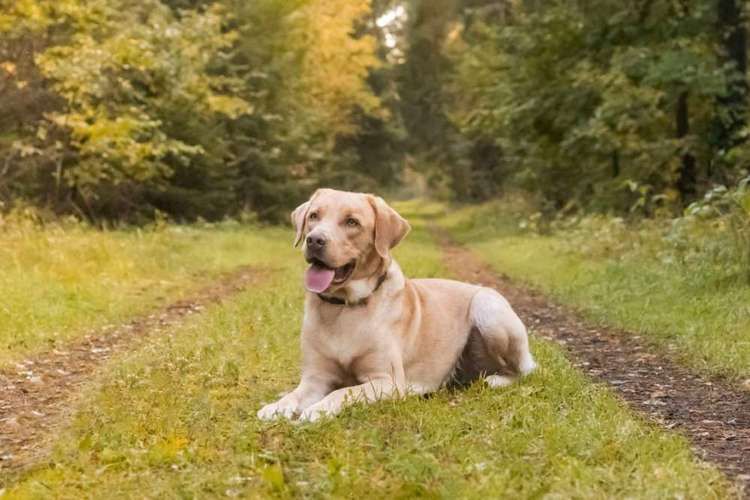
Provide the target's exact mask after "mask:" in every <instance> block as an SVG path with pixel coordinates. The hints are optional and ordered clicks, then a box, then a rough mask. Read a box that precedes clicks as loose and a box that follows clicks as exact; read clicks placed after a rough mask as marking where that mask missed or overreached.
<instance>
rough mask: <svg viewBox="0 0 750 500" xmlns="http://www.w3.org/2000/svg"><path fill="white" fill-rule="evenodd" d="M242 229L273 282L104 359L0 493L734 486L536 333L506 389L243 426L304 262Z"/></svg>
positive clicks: (294, 327) (435, 272)
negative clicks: (304, 421)
mask: <svg viewBox="0 0 750 500" xmlns="http://www.w3.org/2000/svg"><path fill="white" fill-rule="evenodd" d="M404 208H405V210H406V211H413V210H418V207H417V206H415V205H411V206H405V207H404ZM414 225H415V231H414V232H413V233H412V234H411V235H410V236H409V237H408V238H407V242H406V244H405V245H403V246H402V247H401V248H399V249H398V252H397V253H398V258H399V261H400V262H401V264H402V266H403V267H404V268H405V270H406V271H407V272H408V273H409V275H412V276H444V275H446V273H447V271H446V269H444V268H443V267H442V264H441V261H440V251H439V249H438V248H436V246H435V245H434V243H433V242H432V241H431V239H430V237H429V236H428V234H427V232H426V231H425V230H424V229H423V224H422V223H420V222H419V221H417V223H416V224H414ZM257 236H258V238H260V239H261V240H264V243H263V245H264V248H266V249H267V251H268V252H272V253H273V254H274V255H275V256H276V258H277V261H278V262H279V263H280V264H279V265H278V267H277V272H275V273H273V274H272V275H271V277H270V281H269V282H267V283H266V284H264V285H263V286H262V287H260V288H257V289H253V290H248V291H247V292H245V293H242V294H241V295H239V296H237V297H236V298H235V299H234V300H233V301H231V302H229V303H227V304H225V305H223V306H214V307H212V308H209V310H208V311H207V312H206V313H205V314H203V315H202V316H200V317H194V318H193V319H191V321H190V322H189V323H188V324H187V325H185V326H183V327H182V328H181V329H180V330H179V331H173V332H172V334H171V335H164V336H160V337H154V338H151V339H150V340H149V341H147V343H146V344H145V346H144V347H143V348H141V349H140V350H138V351H137V352H134V353H132V354H130V355H129V356H127V357H126V358H124V359H120V360H116V361H113V362H112V364H111V365H110V366H109V367H108V369H107V370H106V371H105V372H104V373H103V374H102V375H101V376H100V377H99V378H98V379H97V380H95V381H93V382H92V384H91V386H90V387H89V388H88V390H87V391H86V393H85V395H84V396H83V397H82V399H81V401H80V403H79V405H78V410H77V412H76V414H75V417H74V420H73V423H72V424H71V426H70V428H69V429H67V430H66V431H65V432H63V433H62V434H61V435H60V436H59V438H58V440H57V444H56V446H55V449H54V452H53V456H52V458H51V460H50V462H49V463H47V464H43V465H41V466H40V467H39V468H37V470H34V471H32V472H30V473H28V474H27V475H25V476H24V477H22V478H20V479H19V480H18V481H14V482H13V484H10V483H8V484H6V485H5V487H6V494H5V497H7V498H13V499H17V498H19V499H25V498H47V497H50V496H54V497H56V498H80V497H81V496H85V497H94V498H125V497H137V498H141V497H144V496H147V497H158V498H176V497H181V498H185V497H198V498H205V497H224V496H229V497H243V498H247V497H249V498H266V497H269V496H275V497H286V498H289V497H298V496H301V497H313V498H328V497H346V498H391V497H393V498H411V497H414V496H426V497H432V498H435V497H443V498H500V497H505V498H539V497H547V498H613V497H619V498H622V497H629V498H667V497H685V498H726V497H728V496H730V495H731V494H732V493H731V491H730V490H729V489H728V488H729V487H728V485H727V483H726V481H725V480H724V479H723V478H722V476H721V475H720V474H719V473H718V472H717V471H716V470H715V469H713V468H710V467H708V466H705V465H702V464H699V463H698V462H697V461H696V460H695V458H694V457H693V456H692V455H691V452H690V450H689V447H688V445H687V444H686V443H685V441H684V440H683V439H682V438H680V437H678V436H675V435H673V434H670V433H667V432H662V431H660V430H658V429H656V428H655V427H654V426H652V425H649V424H647V423H644V422H643V421H641V420H640V419H638V418H635V417H634V416H633V415H631V414H630V413H629V412H628V410H626V409H625V408H624V407H623V406H622V405H621V404H620V403H619V402H618V401H617V400H616V398H614V397H613V396H612V395H611V394H610V393H609V392H608V390H607V389H606V388H604V387H602V386H598V385H592V384H590V383H589V382H588V381H587V380H586V379H585V378H584V377H583V376H581V374H580V373H579V372H577V371H576V370H575V369H574V368H572V367H571V365H570V364H569V363H568V362H567V361H566V360H565V358H564V357H563V356H562V354H561V353H560V351H559V350H558V349H557V348H556V347H554V346H552V345H550V344H547V343H544V342H540V341H534V342H533V349H534V352H535V355H536V357H537V359H538V361H539V362H540V365H541V368H540V369H539V370H538V371H537V372H535V373H534V374H533V375H532V376H530V377H528V378H527V379H525V380H524V381H523V382H521V383H518V384H516V385H514V386H512V387H510V388H507V389H503V390H489V389H488V388H486V387H485V386H483V385H482V384H475V385H473V386H472V387H470V388H469V389H468V390H465V391H457V392H450V391H440V392H439V393H437V394H435V395H433V396H432V397H429V398H419V397H412V398H409V399H407V400H405V401H392V402H381V403H378V404H374V405H371V406H354V407H352V408H349V409H347V410H345V411H344V412H343V413H342V414H341V415H340V416H339V417H337V418H335V419H332V420H324V421H322V422H320V423H317V424H313V425H295V424H293V423H289V422H285V421H284V422H277V423H266V422H260V421H258V420H257V419H256V418H255V412H256V411H257V410H258V409H259V408H260V407H261V405H262V404H263V403H264V402H268V401H271V400H274V399H275V398H277V397H278V395H279V393H280V392H282V391H286V390H289V389H291V388H292V387H293V386H294V385H295V384H296V382H297V379H298V376H299V345H298V344H299V342H298V335H299V333H298V331H299V327H300V322H301V307H302V295H303V292H302V289H301V286H300V274H301V272H302V270H303V268H304V264H303V263H302V261H301V259H300V258H299V255H298V254H297V253H295V252H293V251H292V250H291V249H290V248H289V245H288V241H287V240H288V238H286V237H285V238H283V239H280V238H279V235H278V233H277V232H266V231H259V232H258V233H257ZM285 236H288V235H285ZM256 257H257V258H264V257H265V256H261V255H258V256H256Z"/></svg>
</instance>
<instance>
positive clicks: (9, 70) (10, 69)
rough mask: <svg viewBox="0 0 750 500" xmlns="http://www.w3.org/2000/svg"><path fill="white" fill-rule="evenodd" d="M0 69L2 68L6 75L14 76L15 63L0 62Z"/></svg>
mask: <svg viewBox="0 0 750 500" xmlns="http://www.w3.org/2000/svg"><path fill="white" fill-rule="evenodd" d="M0 69H1V70H3V71H4V72H5V73H6V74H7V75H8V76H15V74H16V65H15V64H13V63H12V62H10V61H6V62H3V63H0Z"/></svg>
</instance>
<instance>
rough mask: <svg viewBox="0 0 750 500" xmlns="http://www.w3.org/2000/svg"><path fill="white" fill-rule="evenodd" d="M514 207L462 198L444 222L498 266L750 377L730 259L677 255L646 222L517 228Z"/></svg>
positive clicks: (745, 315) (749, 289) (747, 319)
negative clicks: (542, 230)
mask: <svg viewBox="0 0 750 500" xmlns="http://www.w3.org/2000/svg"><path fill="white" fill-rule="evenodd" d="M512 210H513V209H512V208H511V207H509V205H507V204H490V205H486V206H483V207H470V208H464V209H460V210H457V211H455V212H452V214H451V215H450V217H448V218H446V219H444V221H443V222H444V225H445V227H446V228H448V229H449V230H450V232H451V233H452V234H453V235H454V236H455V237H456V238H457V239H458V240H459V241H461V242H463V243H465V244H468V245H469V246H470V247H471V248H473V249H474V250H476V251H477V252H478V253H479V255H481V256H482V258H483V259H484V260H485V261H486V262H488V263H489V264H490V265H492V266H493V267H494V268H495V269H496V270H497V271H499V272H503V273H506V274H508V275H509V276H511V277H513V278H516V279H519V280H521V281H525V282H528V283H530V284H532V285H533V286H535V287H537V288H539V289H541V290H543V291H545V292H547V293H549V294H550V295H552V296H553V297H554V298H555V299H556V300H558V301H559V302H562V303H565V304H569V305H573V306H576V307H577V308H579V309H580V310H581V311H582V312H583V313H584V314H585V315H587V316H588V317H590V318H592V319H593V320H595V321H599V322H603V323H608V324H613V325H617V326H620V327H623V328H625V329H627V330H630V331H632V332H635V333H639V334H642V335H643V337H644V338H645V339H647V340H649V341H652V342H654V343H656V344H658V345H659V346H661V348H663V349H665V350H669V351H673V352H674V353H675V355H676V356H678V357H680V358H681V359H682V360H683V361H684V362H685V363H686V364H688V365H690V366H692V367H694V368H696V369H698V370H702V371H705V372H708V373H713V374H720V375H724V376H728V377H730V378H734V379H746V378H748V377H750V286H747V285H746V284H745V283H743V282H741V281H740V280H736V279H731V277H730V276H727V275H725V273H724V269H725V268H726V265H725V264H726V263H722V262H721V261H718V262H713V261H711V260H710V259H708V258H705V257H703V256H702V255H701V254H700V253H697V254H696V255H695V256H693V258H692V260H690V259H684V260H681V259H680V258H675V257H674V255H675V252H673V251H671V250H670V249H668V248H667V243H665V242H664V241H663V240H662V236H661V234H660V233H659V232H657V231H653V230H648V229H644V230H641V231H637V230H635V229H629V228H627V227H621V228H619V229H617V230H615V231H614V232H613V233H611V234H610V233H608V232H607V231H605V230H602V231H591V232H584V233H583V234H580V233H575V232H573V231H571V230H560V231H557V232H554V233H552V235H548V236H540V235H538V234H534V233H531V232H525V233H522V232H519V230H518V220H519V218H518V214H514V213H513V211H512Z"/></svg>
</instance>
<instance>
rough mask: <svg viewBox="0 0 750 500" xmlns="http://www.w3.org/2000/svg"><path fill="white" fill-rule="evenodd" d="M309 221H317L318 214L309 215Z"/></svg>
mask: <svg viewBox="0 0 750 500" xmlns="http://www.w3.org/2000/svg"><path fill="white" fill-rule="evenodd" d="M307 218H308V219H310V220H317V219H318V212H313V213H311V214H310V215H308V216H307Z"/></svg>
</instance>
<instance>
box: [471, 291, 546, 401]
mask: <svg viewBox="0 0 750 500" xmlns="http://www.w3.org/2000/svg"><path fill="white" fill-rule="evenodd" d="M469 315H470V319H471V322H472V324H473V326H474V331H475V332H477V333H478V335H477V337H478V339H477V340H479V342H475V347H474V348H475V349H480V350H481V351H483V352H482V355H481V356H476V357H475V359H477V360H481V365H482V366H480V367H478V369H479V370H480V371H481V372H482V374H483V375H484V378H485V380H486V382H487V384H488V385H490V386H492V387H503V386H506V385H509V384H511V383H512V382H513V381H514V380H515V379H516V378H518V377H519V376H523V375H526V374H528V373H531V372H532V371H533V370H534V368H536V363H535V362H534V358H533V357H532V356H531V352H530V351H529V339H528V335H527V333H526V327H525V326H524V325H523V322H521V319H520V318H519V317H518V315H516V313H515V312H514V311H513V308H511V306H510V304H509V303H508V301H507V300H505V298H504V297H503V296H502V295H500V294H499V293H497V292H496V291H495V290H492V289H490V288H482V289H481V290H480V291H479V292H477V294H476V295H475V296H474V298H473V299H472V301H471V307H470V310H469Z"/></svg>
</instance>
